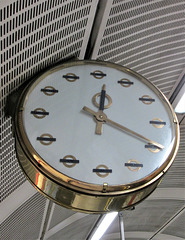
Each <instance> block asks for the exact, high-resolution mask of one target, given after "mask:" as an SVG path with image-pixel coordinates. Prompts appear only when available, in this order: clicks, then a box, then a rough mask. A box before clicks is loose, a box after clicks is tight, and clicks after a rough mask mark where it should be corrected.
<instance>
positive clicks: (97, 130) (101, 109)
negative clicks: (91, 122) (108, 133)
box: [95, 84, 106, 135]
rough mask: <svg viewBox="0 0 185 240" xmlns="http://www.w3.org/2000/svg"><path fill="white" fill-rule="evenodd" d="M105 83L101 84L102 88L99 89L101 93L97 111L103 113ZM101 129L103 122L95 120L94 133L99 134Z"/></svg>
mask: <svg viewBox="0 0 185 240" xmlns="http://www.w3.org/2000/svg"><path fill="white" fill-rule="evenodd" d="M105 88H106V86H105V84H104V85H103V86H102V90H101V95H100V103H99V112H102V113H103V110H104V106H105V95H106V91H105ZM102 131H103V122H102V121H96V130H95V133H96V134H99V135H101V134H102Z"/></svg>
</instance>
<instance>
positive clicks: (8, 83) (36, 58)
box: [0, 0, 97, 201]
mask: <svg viewBox="0 0 185 240" xmlns="http://www.w3.org/2000/svg"><path fill="white" fill-rule="evenodd" d="M96 6H97V0H82V1H78V0H73V1H67V0H44V1H38V0H27V1H24V0H19V1H13V0H9V1H1V3H0V51H1V57H0V61H1V67H0V70H1V90H0V94H1V98H0V144H1V146H0V147H1V168H2V175H1V183H0V185H1V194H0V201H2V200H4V199H5V198H6V197H7V196H8V195H9V194H10V193H11V192H12V191H14V190H15V189H16V188H17V187H18V186H20V184H22V183H23V182H24V181H25V177H24V176H23V174H22V172H21V170H20V168H19V166H18V163H17V160H16V157H15V154H14V139H13V137H12V129H11V127H12V125H11V119H10V118H8V117H5V116H4V106H5V104H6V99H7V96H8V95H9V94H10V93H11V92H12V91H13V90H15V89H16V88H17V87H19V86H20V84H21V83H23V82H24V81H25V80H27V79H28V78H30V77H32V76H33V75H34V74H36V73H38V72H39V71H40V70H41V69H43V68H46V67H47V66H50V65H51V64H53V63H55V62H57V61H58V60H61V59H65V58H69V57H74V56H75V57H79V58H83V57H84V54H85V51H86V47H87V42H88V38H89V35H90V31H91V26H92V19H93V18H94V15H95V11H96Z"/></svg>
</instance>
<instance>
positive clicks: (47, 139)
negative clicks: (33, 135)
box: [37, 133, 56, 145]
mask: <svg viewBox="0 0 185 240" xmlns="http://www.w3.org/2000/svg"><path fill="white" fill-rule="evenodd" d="M37 141H39V142H40V143H41V144H43V145H50V144H52V143H53V142H55V141H56V138H54V137H53V136H52V135H51V134H48V133H44V134H42V135H41V136H40V137H37Z"/></svg>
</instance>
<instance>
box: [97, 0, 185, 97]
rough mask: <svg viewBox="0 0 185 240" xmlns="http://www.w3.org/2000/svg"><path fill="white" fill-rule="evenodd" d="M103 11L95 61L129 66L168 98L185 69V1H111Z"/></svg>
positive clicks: (105, 3) (105, 4)
mask: <svg viewBox="0 0 185 240" xmlns="http://www.w3.org/2000/svg"><path fill="white" fill-rule="evenodd" d="M103 3H104V4H103ZM101 7H102V8H105V12H106V14H104V17H103V18H102V20H101V24H99V25H100V31H99V32H98V34H97V38H96V41H95V45H94V50H93V53H92V58H95V59H96V58H97V59H101V60H107V61H112V62H116V63H120V64H122V65H125V66H127V67H129V68H131V69H133V70H135V71H136V72H138V73H140V74H141V75H143V76H144V77H146V78H147V79H149V80H150V81H152V82H153V83H154V84H155V85H156V86H158V87H159V88H160V89H161V90H162V91H163V93H165V94H166V95H168V94H169V92H170V91H171V89H172V88H173V86H174V84H175V82H176V81H177V79H178V76H179V75H180V73H181V72H182V70H183V68H184V67H185V24H184V22H185V2H184V0H177V1H173V0H165V1H161V0H157V1H150V0H140V1H137V0H127V1H117V0H110V1H102V6H101ZM97 25H98V24H97Z"/></svg>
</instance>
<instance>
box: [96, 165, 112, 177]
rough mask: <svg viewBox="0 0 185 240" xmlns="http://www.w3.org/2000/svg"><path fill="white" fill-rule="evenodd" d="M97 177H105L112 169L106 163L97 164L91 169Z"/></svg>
mask: <svg viewBox="0 0 185 240" xmlns="http://www.w3.org/2000/svg"><path fill="white" fill-rule="evenodd" d="M93 172H95V173H96V174H97V175H98V176H99V177H102V178H103V177H107V176H108V175H109V173H112V169H109V168H108V167H107V166H106V165H103V164H102V165H98V166H97V167H96V168H94V169H93Z"/></svg>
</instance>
